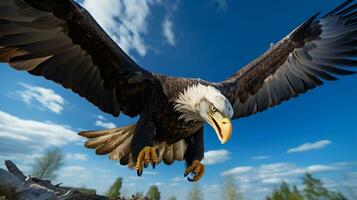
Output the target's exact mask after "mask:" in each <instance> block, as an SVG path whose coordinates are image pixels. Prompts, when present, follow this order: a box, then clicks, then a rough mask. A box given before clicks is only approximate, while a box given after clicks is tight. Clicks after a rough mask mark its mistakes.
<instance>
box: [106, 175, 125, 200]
mask: <svg viewBox="0 0 357 200" xmlns="http://www.w3.org/2000/svg"><path fill="white" fill-rule="evenodd" d="M122 183H123V179H122V178H120V177H119V178H117V179H116V180H115V182H114V183H113V185H112V186H111V187H110V188H109V190H108V192H107V197H109V198H112V199H116V198H119V197H120V189H121V186H122Z"/></svg>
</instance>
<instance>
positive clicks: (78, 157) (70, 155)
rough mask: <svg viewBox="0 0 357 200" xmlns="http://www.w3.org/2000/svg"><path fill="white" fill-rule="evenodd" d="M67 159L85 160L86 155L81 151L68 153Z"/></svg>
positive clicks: (86, 158)
mask: <svg viewBox="0 0 357 200" xmlns="http://www.w3.org/2000/svg"><path fill="white" fill-rule="evenodd" d="M66 156H67V159H68V160H79V161H87V160H88V155H86V154H81V153H68V154H66Z"/></svg>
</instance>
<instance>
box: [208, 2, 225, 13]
mask: <svg viewBox="0 0 357 200" xmlns="http://www.w3.org/2000/svg"><path fill="white" fill-rule="evenodd" d="M211 3H212V4H215V5H216V6H217V10H218V11H226V10H227V9H228V4H227V0H211Z"/></svg>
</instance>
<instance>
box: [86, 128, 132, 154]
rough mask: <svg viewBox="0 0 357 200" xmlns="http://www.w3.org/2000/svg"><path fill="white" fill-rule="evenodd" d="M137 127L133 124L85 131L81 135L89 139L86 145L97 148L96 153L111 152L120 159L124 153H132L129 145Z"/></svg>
mask: <svg viewBox="0 0 357 200" xmlns="http://www.w3.org/2000/svg"><path fill="white" fill-rule="evenodd" d="M135 127H136V125H135V124H133V125H129V126H125V127H120V128H114V129H109V130H101V131H83V132H81V133H79V135H80V136H83V137H86V138H88V139H89V140H88V141H87V142H86V143H85V144H84V146H85V147H87V148H90V149H95V150H96V154H98V155H105V154H110V158H112V157H113V159H115V160H120V159H121V158H122V157H123V156H124V155H126V154H127V153H130V148H129V145H130V142H131V138H132V135H133V134H134V131H135ZM128 144H129V145H128ZM113 154H117V155H113Z"/></svg>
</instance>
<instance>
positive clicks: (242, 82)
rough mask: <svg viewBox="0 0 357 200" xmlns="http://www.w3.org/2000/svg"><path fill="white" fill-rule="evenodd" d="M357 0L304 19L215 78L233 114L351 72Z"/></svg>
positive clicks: (242, 114) (263, 106)
mask: <svg viewBox="0 0 357 200" xmlns="http://www.w3.org/2000/svg"><path fill="white" fill-rule="evenodd" d="M356 39H357V4H356V3H354V1H353V0H348V1H346V2H345V3H343V4H342V5H340V6H339V7H337V8H336V9H335V10H333V11H331V12H330V13H328V14H327V15H325V16H323V17H321V18H319V19H318V14H316V15H314V16H312V17H311V18H310V19H308V20H307V21H305V22H304V23H303V24H302V25H300V26H299V27H298V28H297V29H295V30H294V31H293V32H292V33H291V34H289V35H288V36H286V37H285V38H283V39H282V40H281V41H280V42H278V43H277V44H275V45H274V46H273V47H271V48H270V49H269V50H268V51H267V52H265V53H264V54H263V55H262V56H260V57H259V58H257V59H256V60H254V61H253V62H251V63H250V64H248V65H247V66H245V67H244V68H242V69H241V70H239V71H238V72H237V73H236V74H235V75H233V76H231V77H230V78H228V79H227V80H225V81H223V82H222V83H221V84H219V85H220V86H219V87H220V89H221V91H222V93H224V95H225V96H226V97H227V98H228V99H229V100H230V102H231V103H232V105H233V108H234V118H240V117H245V116H249V115H252V114H254V113H257V112H261V111H264V110H266V109H268V108H270V107H273V106H275V105H278V104H280V103H281V102H283V101H286V100H289V99H290V98H292V97H296V96H298V95H299V94H301V93H305V92H306V91H308V90H310V89H313V88H315V87H316V86H318V85H322V84H323V81H322V80H337V78H336V77H335V76H334V75H349V74H353V73H355V72H352V71H350V69H349V68H348V67H356V66H357V60H354V59H355V58H356V56H357V51H356V46H357V40H356Z"/></svg>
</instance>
